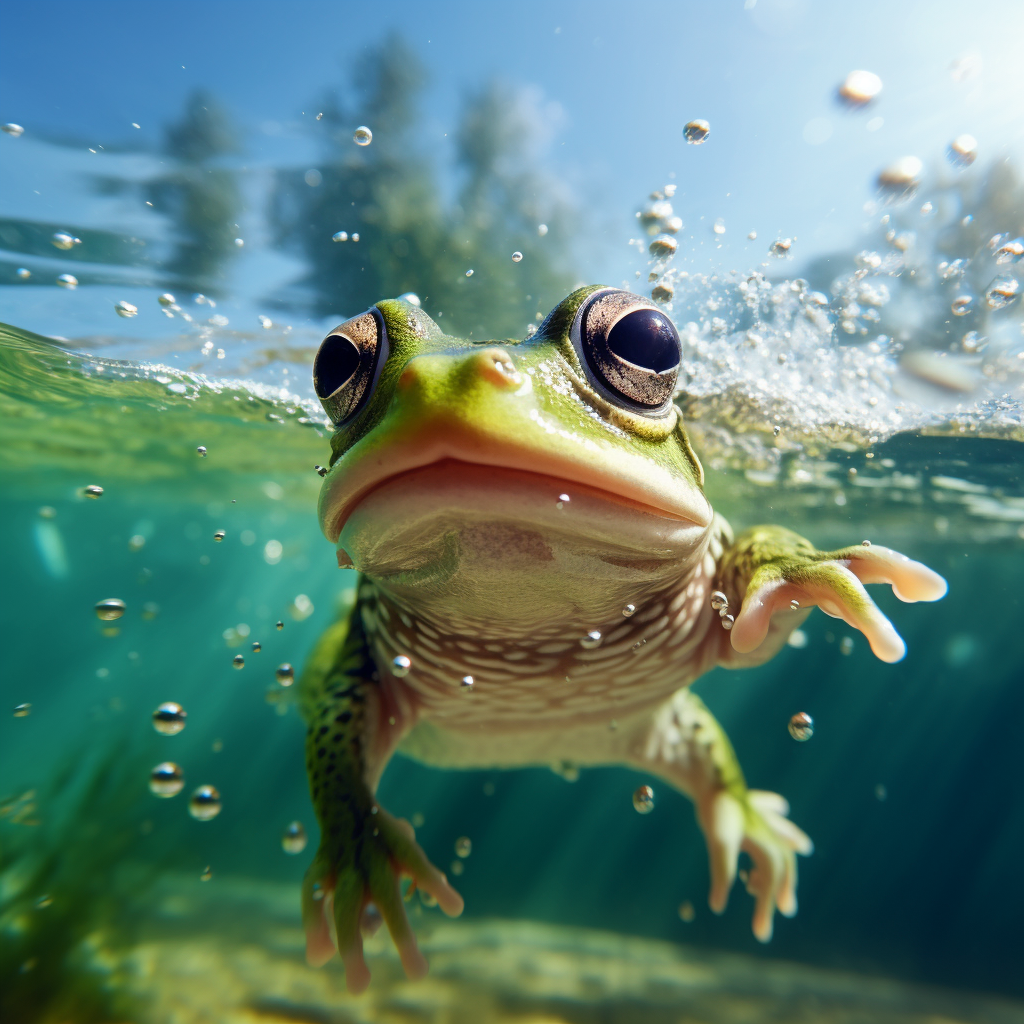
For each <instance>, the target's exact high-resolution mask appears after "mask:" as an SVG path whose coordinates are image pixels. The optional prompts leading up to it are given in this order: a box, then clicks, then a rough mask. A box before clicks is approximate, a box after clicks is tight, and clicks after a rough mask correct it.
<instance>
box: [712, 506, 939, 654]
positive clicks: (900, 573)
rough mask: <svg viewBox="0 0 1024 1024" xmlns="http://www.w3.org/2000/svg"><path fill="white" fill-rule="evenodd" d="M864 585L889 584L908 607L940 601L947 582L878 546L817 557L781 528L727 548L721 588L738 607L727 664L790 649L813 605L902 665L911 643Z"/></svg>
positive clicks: (749, 535)
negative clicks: (787, 643)
mask: <svg viewBox="0 0 1024 1024" xmlns="http://www.w3.org/2000/svg"><path fill="white" fill-rule="evenodd" d="M865 583H889V584H891V585H892V589H893V592H894V593H895V594H896V596H897V597H898V598H899V599H900V600H901V601H937V600H938V599H939V598H940V597H942V596H943V595H944V594H945V593H946V589H947V587H946V581H945V580H944V579H943V578H942V577H941V576H940V575H939V574H938V573H937V572H933V571H932V570H931V569H929V568H928V567H927V566H926V565H922V564H921V563H920V562H915V561H914V560H913V559H910V558H908V557H907V556H906V555H901V554H900V553H899V552H898V551H893V550H892V549H891V548H886V547H881V546H879V545H874V544H872V545H868V544H856V545H853V546H851V547H848V548H840V549H839V550H837V551H818V550H817V549H815V547H814V546H813V545H812V544H811V543H810V541H807V540H804V538H803V537H801V536H799V535H798V534H795V533H793V532H792V530H787V529H785V528H783V527H781V526H755V527H753V528H751V529H749V530H747V531H745V532H744V533H742V534H740V535H739V536H738V537H737V538H736V539H735V541H733V542H732V543H731V544H728V545H727V546H726V547H725V550H724V551H723V553H722V556H721V558H720V559H719V561H718V571H717V575H716V586H717V589H719V590H721V591H723V593H725V594H726V596H727V597H728V598H729V606H730V610H733V611H732V613H733V614H736V613H735V611H734V609H736V608H739V614H736V621H735V624H734V625H733V628H732V630H731V632H730V633H728V640H726V639H725V637H726V633H725V631H724V630H723V631H722V640H723V643H722V654H721V660H722V661H723V662H724V663H725V664H728V665H733V666H739V665H750V664H758V663H760V662H762V661H766V660H767V659H768V658H770V657H771V656H772V655H773V654H775V652H776V651H778V650H779V648H780V647H781V646H782V645H783V644H784V643H785V641H786V638H787V637H788V636H789V634H790V633H791V632H792V631H793V629H795V628H796V626H798V625H799V624H800V623H801V622H802V621H803V619H804V618H806V616H807V613H808V611H809V610H810V609H811V607H812V606H815V605H816V606H817V607H819V608H821V610H822V611H824V612H825V613H826V614H828V615H831V616H833V617H834V618H837V619H842V620H843V621H845V622H846V623H848V624H849V625H850V626H852V627H853V628H854V629H859V630H860V631H861V632H862V633H863V634H864V635H865V636H866V637H867V638H868V642H869V643H870V645H871V650H872V651H874V653H875V655H876V656H877V657H879V658H881V659H882V661H890V662H892V661H899V660H900V659H901V658H902V657H903V655H904V654H906V650H907V649H906V645H905V644H904V643H903V640H902V639H901V638H900V635H899V634H898V633H897V632H896V630H895V628H894V627H893V624H892V623H891V622H890V621H889V620H888V619H887V618H886V617H885V616H884V615H883V614H882V612H881V611H879V609H878V606H877V605H876V604H875V602H874V601H872V600H871V598H870V597H869V596H868V592H867V591H866V590H865V589H864V584H865Z"/></svg>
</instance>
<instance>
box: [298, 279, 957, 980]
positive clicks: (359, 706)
mask: <svg viewBox="0 0 1024 1024" xmlns="http://www.w3.org/2000/svg"><path fill="white" fill-rule="evenodd" d="M682 356H683V353H682V344H681V341H680V337H679V333H678V331H677V329H676V327H675V325H674V324H673V322H672V320H671V318H670V317H669V316H668V314H667V313H666V312H665V311H664V309H662V308H661V307H659V306H658V305H657V304H656V303H655V302H654V301H652V300H651V299H648V298H645V297H643V296H639V295H636V294H633V293H631V292H629V291H626V290H624V289H621V288H614V287H608V286H599V285H593V286H587V287H581V288H579V289H577V290H575V291H573V292H572V294H570V295H569V296H568V297H567V298H565V299H564V300H563V301H562V302H560V303H559V304H558V305H557V306H556V307H555V308H554V309H553V310H552V311H551V312H550V313H549V314H548V316H547V317H546V318H545V319H544V320H543V321H542V323H540V325H539V326H538V327H537V328H536V330H533V331H531V332H530V333H529V334H528V335H527V337H525V338H523V339H520V340H514V339H505V340H501V341H490V342H478V341H474V340H472V339H459V338H457V337H454V336H451V335H448V334H446V333H444V332H443V331H442V330H441V328H440V327H439V326H438V325H437V323H436V322H435V321H434V320H433V319H432V318H431V317H430V316H428V315H427V313H426V312H425V311H424V310H423V309H422V308H421V306H420V304H419V303H417V302H410V301H407V300H406V299H404V298H403V299H392V300H385V301H381V302H378V303H376V304H375V305H374V306H372V307H370V309H368V310H367V311H366V312H364V313H361V314H359V315H358V316H356V317H353V318H350V319H349V320H346V321H345V322H344V323H342V324H340V325H338V326H337V327H335V328H334V329H333V330H332V331H330V333H329V334H328V335H327V336H326V338H325V339H324V340H323V342H322V344H321V345H320V347H319V349H318V351H317V353H316V356H315V359H314V362H313V385H314V390H315V392H316V395H317V397H318V398H319V400H320V402H321V404H322V406H323V408H324V410H325V412H326V414H327V416H328V417H329V421H330V423H331V424H332V425H333V428H334V430H333V433H332V435H331V457H330V460H329V467H328V468H327V470H326V475H325V476H324V481H323V484H322V488H321V491H320V496H319V504H318V517H319V522H320V526H321V529H322V531H323V533H324V535H325V536H326V538H327V539H328V540H329V541H330V542H331V543H332V544H333V545H334V547H335V550H336V558H337V562H338V565H339V566H341V567H343V568H351V569H355V570H356V571H357V572H358V577H357V580H358V582H357V586H356V588H355V593H356V596H355V599H354V603H352V605H351V608H350V610H349V611H347V612H346V613H344V614H342V615H341V616H340V617H339V618H338V619H337V620H336V621H335V622H334V623H333V624H332V625H331V626H330V627H329V628H328V629H327V630H326V631H325V632H324V634H323V635H322V637H321V638H320V640H319V641H318V643H317V644H316V645H315V647H314V649H313V651H312V653H311V655H310V657H309V659H308V661H307V664H306V665H305V667H304V670H303V672H302V675H301V677H300V680H299V685H298V687H297V688H296V689H297V697H298V701H299V704H300V709H301V711H302V714H303V716H304V719H305V722H306V726H307V733H306V740H305V753H306V767H307V771H308V776H309V784H310V794H311V798H312V803H313V806H314V808H315V811H316V815H317V819H318V822H319V825H320V836H321V838H320V843H319V848H318V850H317V852H316V854H315V856H314V858H313V861H312V863H311V865H310V867H309V869H308V871H307V872H306V875H305V879H304V882H303V887H302V916H303V925H304V930H305V935H306V955H307V959H308V961H309V963H310V964H312V965H315V966H320V965H323V964H325V963H326V962H327V961H328V960H330V959H331V958H332V957H333V956H334V955H335V954H336V953H337V954H340V957H341V961H342V965H343V968H344V971H345V980H346V985H347V987H348V990H349V991H350V992H353V993H358V992H361V991H363V990H364V989H365V988H366V987H367V986H368V984H369V982H370V972H369V969H368V967H367V963H366V958H365V955H364V950H363V936H364V934H369V933H370V932H372V931H373V930H374V929H375V928H376V927H380V926H381V924H382V923H383V924H386V926H387V929H388V931H389V932H390V935H391V938H392V940H393V941H394V943H395V946H396V948H397V951H398V955H399V957H400V959H401V963H402V965H403V967H404V969H405V972H406V974H407V975H408V976H409V977H410V978H418V977H421V976H422V975H423V974H424V973H425V972H426V971H427V962H426V959H425V957H424V955H423V954H422V952H421V950H420V949H419V946H418V944H417V941H416V936H415V934H414V931H413V929H412V927H411V925H410V923H409V918H408V915H407V913H406V909H405V901H406V900H407V899H408V897H409V894H410V893H411V892H412V891H414V890H415V889H419V890H420V892H421V895H422V896H423V898H424V899H425V900H427V901H429V903H430V905H434V904H435V903H436V904H437V905H439V906H440V908H441V910H442V911H443V912H444V913H445V914H448V915H450V916H457V915H459V914H460V913H461V912H462V910H463V900H462V898H461V896H460V895H459V894H458V892H457V891H456V890H455V888H454V887H453V885H452V884H451V882H450V881H449V880H448V878H447V876H446V875H445V874H444V873H443V872H442V871H440V870H439V869H438V868H437V867H436V866H434V864H432V863H431V861H430V860H429V858H428V857H427V855H426V854H425V853H424V851H423V849H422V848H421V846H420V845H419V844H418V843H417V841H416V837H415V830H414V828H413V826H412V825H411V824H410V823H409V822H408V821H406V820H404V819H402V818H399V817H396V816H395V815H393V814H391V813H390V812H389V811H388V810H387V809H386V808H384V807H383V806H381V804H380V803H379V801H378V800H377V797H376V791H377V787H378V784H379V782H380V779H381V776H382V774H383V772H384V770H385V768H386V766H387V764H388V762H389V760H390V759H391V758H392V756H394V755H395V754H396V753H399V752H400V753H402V754H404V755H406V756H408V757H412V758H414V759H416V760H419V761H421V762H423V763H425V764H428V765H432V766H436V767H440V768H445V769H453V770H457V769H513V768H520V767H527V766H537V765H542V766H544V765H546V766H563V767H564V766H572V767H573V770H575V771H578V770H580V769H586V768H587V767H591V766H598V765H620V766H626V767H628V768H631V769H636V770H639V771H642V772H644V773H645V774H646V775H647V776H648V777H652V778H654V779H657V780H660V781H661V782H663V783H665V784H667V785H669V786H671V787H673V788H674V789H676V790H678V791H680V792H682V793H683V794H685V795H686V796H687V797H689V798H690V800H691V801H692V802H693V806H694V810H695V814H696V819H697V823H698V824H699V826H700V829H701V831H702V833H703V836H704V839H705V842H706V845H707V852H708V859H709V865H710V871H709V874H710V885H709V893H708V903H709V906H710V908H711V910H712V911H714V912H716V913H722V912H723V911H724V909H725V906H726V903H727V900H728V898H729V895H730V891H731V889H732V888H733V886H734V883H735V880H736V877H737V863H738V857H739V855H740V853H741V852H745V853H746V854H747V855H748V856H749V859H750V863H751V865H752V866H751V868H750V870H749V872H748V873H746V879H745V883H746V888H747V890H748V892H749V894H750V895H751V896H752V897H753V912H752V929H753V933H754V935H755V936H756V938H757V939H759V940H761V941H762V942H767V941H769V939H770V938H771V935H772V930H773V922H774V915H775V913H776V911H777V912H778V913H780V914H782V915H784V916H789V917H791V916H793V915H794V914H795V913H796V909H797V901H796V885H797V857H798V856H806V855H809V854H810V853H811V852H812V848H813V847H812V842H811V840H810V838H809V837H808V835H807V834H806V833H805V832H804V830H803V829H802V828H800V827H799V826H798V825H797V824H795V823H794V822H793V821H791V820H790V817H789V808H788V804H787V802H786V800H785V798H784V797H782V796H780V795H778V794H775V793H771V792H767V791H764V790H758V789H753V788H749V787H748V786H747V783H746V780H745V777H744V774H743V771H742V769H741V767H740V765H739V762H738V760H737V757H736V754H735V752H734V750H733V747H732V745H731V743H730V741H729V738H728V737H727V735H726V733H725V731H724V730H723V728H722V727H721V726H720V725H719V723H718V722H717V721H716V720H715V718H714V717H713V715H712V714H711V712H710V711H709V710H708V708H707V706H706V705H705V704H704V703H703V701H702V700H701V699H700V698H699V697H698V696H697V695H696V694H695V693H694V692H693V690H692V688H691V684H693V683H694V682H695V681H696V680H697V679H699V678H700V677H701V676H703V675H705V674H706V673H707V672H709V671H710V670H711V669H712V668H714V667H716V666H724V667H725V668H728V669H739V668H745V667H752V666H756V665H759V664H762V663H763V662H765V661H767V660H768V659H770V658H772V657H773V656H774V655H776V654H777V653H778V652H779V651H780V650H781V649H782V647H783V646H784V645H785V644H786V642H787V639H788V638H789V637H790V635H791V634H792V633H793V631H794V630H795V629H797V627H798V626H800V625H801V623H802V622H803V621H804V620H805V619H806V617H807V616H808V614H810V612H811V611H812V610H813V608H815V607H817V608H820V609H821V610H823V611H824V612H825V613H826V614H828V615H830V616H833V617H835V618H838V619H840V620H843V621H845V622H846V623H847V624H849V626H851V627H852V628H854V629H856V630H859V631H860V632H861V633H863V634H864V635H865V637H866V638H867V641H868V643H869V645H870V647H871V650H872V652H873V653H874V655H875V656H877V657H878V658H879V659H881V660H882V661H884V662H895V661H898V660H900V659H901V658H902V657H903V656H904V654H905V651H906V646H905V644H904V642H903V640H902V639H901V637H900V636H899V634H898V633H897V631H896V629H895V627H894V626H893V624H892V623H891V621H890V620H889V619H888V618H887V617H886V615H884V614H883V613H882V612H881V610H880V609H879V608H878V606H877V605H876V604H875V602H874V600H873V599H872V598H871V597H870V596H869V594H868V592H867V590H866V589H865V585H870V584H875V583H881V584H888V585H890V586H891V587H892V589H893V591H894V592H895V595H896V596H897V597H898V598H900V599H901V600H903V601H906V602H915V601H935V600H938V599H939V598H941V597H942V596H943V595H944V594H945V592H946V582H945V580H944V579H943V578H942V577H941V576H940V575H939V574H937V573H936V572H934V571H933V570H931V569H929V568H928V567H927V566H925V565H923V564H922V563H920V562H917V561H914V560H912V559H911V558H909V557H907V556H905V555H902V554H900V553H899V552H896V551H894V550H892V549H890V548H887V547H884V546H882V545H880V544H870V545H869V544H867V542H857V543H854V544H852V545H851V546H849V547H844V548H841V549H838V550H826V551H820V550H818V549H817V548H815V547H814V545H813V544H812V543H811V542H810V541H808V540H806V539H805V538H803V537H802V536H800V535H799V534H797V533H795V532H793V531H792V530H790V529H788V528H786V527H784V526H781V525H753V526H750V527H748V528H746V529H745V530H743V531H742V532H734V531H733V529H732V527H731V526H730V525H729V523H728V522H727V521H726V520H725V519H724V518H723V517H722V516H721V515H719V514H717V513H716V512H715V511H714V510H713V509H712V506H711V504H710V502H709V500H708V498H707V496H706V493H705V475H704V470H703V468H702V464H701V462H700V460H699V458H698V456H697V454H696V452H695V450H694V448H693V446H692V445H691V443H690V440H689V435H688V433H687V430H686V424H685V423H684V418H683V414H682V412H681V403H680V402H679V401H678V399H679V397H680V395H681V394H683V393H684V389H685V383H686V381H685V379H684V373H683V368H682ZM403 885H407V889H406V890H405V891H404V892H403Z"/></svg>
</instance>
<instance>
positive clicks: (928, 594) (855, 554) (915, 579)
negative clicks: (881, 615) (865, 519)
mask: <svg viewBox="0 0 1024 1024" xmlns="http://www.w3.org/2000/svg"><path fill="white" fill-rule="evenodd" d="M835 557H837V558H839V559H842V561H843V563H844V564H845V565H847V566H848V567H849V569H850V571H851V572H852V573H853V574H854V575H855V576H856V577H857V578H858V579H859V580H860V581H861V583H889V584H891V585H892V591H893V593H894V594H895V595H896V596H897V597H898V598H899V599H900V600H901V601H907V602H914V601H938V600H939V599H940V598H942V597H945V596H946V591H947V590H949V584H948V583H947V582H946V581H945V579H943V577H942V576H940V575H939V574H938V573H937V572H936V571H935V570H934V569H929V568H928V566H927V565H925V564H924V563H923V562H915V561H914V559H912V558H908V557H907V556H906V555H901V554H900V553H899V552H898V551H893V549H892V548H886V547H882V546H881V545H879V544H870V545H868V546H865V545H863V544H860V545H857V546H856V547H852V548H844V549H843V550H842V551H837V552H836V553H835Z"/></svg>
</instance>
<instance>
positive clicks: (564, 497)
mask: <svg viewBox="0 0 1024 1024" xmlns="http://www.w3.org/2000/svg"><path fill="white" fill-rule="evenodd" d="M571 500H572V499H571V498H570V497H569V495H568V494H560V495H559V496H558V501H556V502H555V508H557V509H559V511H561V509H563V508H565V506H566V505H568V504H569V502H570V501H571Z"/></svg>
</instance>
